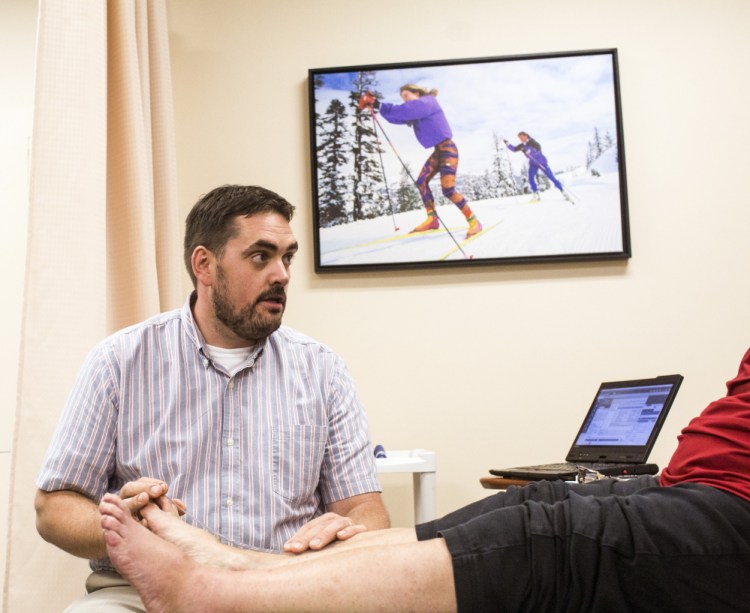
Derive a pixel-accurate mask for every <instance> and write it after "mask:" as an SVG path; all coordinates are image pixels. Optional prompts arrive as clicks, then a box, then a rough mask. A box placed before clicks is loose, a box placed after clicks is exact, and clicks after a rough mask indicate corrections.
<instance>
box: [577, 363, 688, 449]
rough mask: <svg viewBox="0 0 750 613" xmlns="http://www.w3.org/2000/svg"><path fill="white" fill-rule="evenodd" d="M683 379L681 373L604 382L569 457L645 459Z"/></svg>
mask: <svg viewBox="0 0 750 613" xmlns="http://www.w3.org/2000/svg"><path fill="white" fill-rule="evenodd" d="M681 383H682V376H681V375H665V376H661V377H654V378H652V379H638V380H631V381H610V382H607V383H602V384H601V386H600V387H599V391H598V392H597V394H596V397H595V398H594V402H593V403H592V404H591V407H590V409H589V411H588V413H587V415H586V417H585V419H584V421H583V425H582V426H581V429H580V430H579V431H578V434H577V435H576V437H575V442H574V443H573V446H572V447H571V448H570V451H569V452H568V455H567V456H566V458H565V459H566V460H567V461H568V462H645V461H646V459H647V458H648V455H649V453H650V452H651V448H652V447H653V445H654V443H655V442H656V438H657V436H658V435H659V431H660V430H661V427H662V425H664V420H665V419H666V418H667V414H668V413H669V409H670V407H671V406H672V403H673V402H674V398H675V396H676V395H677V390H678V389H679V388H680V384H681Z"/></svg>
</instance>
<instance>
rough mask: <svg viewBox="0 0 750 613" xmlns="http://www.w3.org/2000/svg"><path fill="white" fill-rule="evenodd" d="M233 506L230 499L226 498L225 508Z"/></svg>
mask: <svg viewBox="0 0 750 613" xmlns="http://www.w3.org/2000/svg"><path fill="white" fill-rule="evenodd" d="M233 504H234V502H233V501H232V499H231V498H227V506H228V507H231V506H232V505H233Z"/></svg>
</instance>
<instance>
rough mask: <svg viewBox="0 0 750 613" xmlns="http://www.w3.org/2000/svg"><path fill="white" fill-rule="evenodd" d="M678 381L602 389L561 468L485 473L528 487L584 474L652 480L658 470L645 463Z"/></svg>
mask: <svg viewBox="0 0 750 613" xmlns="http://www.w3.org/2000/svg"><path fill="white" fill-rule="evenodd" d="M682 379H683V377H682V375H663V376H660V377H654V378H652V379H637V380H631V381H610V382H605V383H602V384H601V385H600V386H599V390H598V391H597V392H596V396H595V397H594V401H593V402H592V403H591V407H590V408H589V410H588V412H587V413H586V417H585V418H584V420H583V424H582V425H581V428H580V430H579V431H578V434H577V435H576V437H575V439H574V440H573V446H572V447H571V448H570V451H569V452H568V455H567V456H566V457H565V462H562V463H558V464H540V465H535V466H521V467H515V468H497V469H490V474H492V475H495V476H498V477H503V478H505V479H523V480H527V481H539V480H542V479H564V480H574V479H576V478H577V477H579V474H582V473H585V472H588V471H596V473H599V474H600V475H602V476H607V477H615V476H632V475H643V474H651V475H653V474H656V473H657V472H659V467H658V466H657V465H656V464H652V463H647V462H646V460H647V459H648V456H649V454H650V453H651V449H652V448H653V446H654V443H655V442H656V438H657V436H659V432H660V431H661V428H662V426H663V425H664V420H665V419H666V418H667V413H668V412H669V409H670V408H671V406H672V403H673V402H674V399H675V396H676V395H677V390H679V389H680V384H681V383H682ZM596 473H591V474H596ZM597 476H598V475H597Z"/></svg>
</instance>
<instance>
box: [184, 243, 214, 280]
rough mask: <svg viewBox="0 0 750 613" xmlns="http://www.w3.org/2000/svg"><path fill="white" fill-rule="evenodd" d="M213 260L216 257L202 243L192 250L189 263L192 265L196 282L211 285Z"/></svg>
mask: <svg viewBox="0 0 750 613" xmlns="http://www.w3.org/2000/svg"><path fill="white" fill-rule="evenodd" d="M215 262H216V258H215V256H214V254H213V252H211V251H209V250H208V249H207V248H206V247H204V246H203V245H198V246H197V247H196V248H195V249H194V250H193V255H192V256H191V257H190V263H191V264H192V266H193V274H194V275H195V278H196V280H197V282H198V283H200V284H202V285H213V280H214V270H215V267H214V263H215Z"/></svg>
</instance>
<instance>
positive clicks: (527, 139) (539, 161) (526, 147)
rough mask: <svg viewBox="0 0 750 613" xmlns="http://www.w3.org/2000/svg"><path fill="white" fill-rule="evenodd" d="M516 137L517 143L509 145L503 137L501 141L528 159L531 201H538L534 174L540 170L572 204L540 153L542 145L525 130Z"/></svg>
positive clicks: (571, 201) (537, 189)
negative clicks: (518, 140) (518, 141)
mask: <svg viewBox="0 0 750 613" xmlns="http://www.w3.org/2000/svg"><path fill="white" fill-rule="evenodd" d="M518 138H519V139H520V141H521V142H520V143H519V144H517V145H511V144H510V143H509V142H508V141H507V140H505V139H503V142H504V143H505V145H506V146H507V147H508V149H510V150H511V151H521V152H522V153H523V154H524V155H525V156H526V157H527V158H528V159H529V186H530V187H531V192H532V196H531V200H532V202H538V201H539V199H540V198H539V188H538V187H537V184H536V175H537V173H538V172H539V171H540V170H541V171H542V172H543V173H544V174H545V175H547V177H548V178H549V180H550V181H552V184H553V185H554V186H555V187H556V188H557V189H559V190H560V192H561V193H562V195H563V197H564V198H565V199H566V200H567V201H568V202H570V203H571V204H573V200H572V199H571V198H570V196H569V195H568V193H567V192H566V191H565V188H564V187H563V185H562V183H560V181H558V180H557V177H555V174H554V173H553V172H552V170H551V169H550V167H549V163H548V162H547V158H546V157H545V156H544V154H543V153H542V146H541V145H540V144H539V143H538V142H537V141H535V140H534V139H533V138H531V136H529V135H528V133H527V132H519V133H518Z"/></svg>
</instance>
